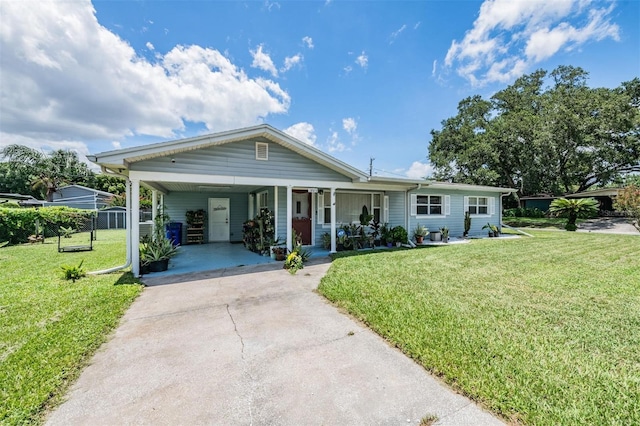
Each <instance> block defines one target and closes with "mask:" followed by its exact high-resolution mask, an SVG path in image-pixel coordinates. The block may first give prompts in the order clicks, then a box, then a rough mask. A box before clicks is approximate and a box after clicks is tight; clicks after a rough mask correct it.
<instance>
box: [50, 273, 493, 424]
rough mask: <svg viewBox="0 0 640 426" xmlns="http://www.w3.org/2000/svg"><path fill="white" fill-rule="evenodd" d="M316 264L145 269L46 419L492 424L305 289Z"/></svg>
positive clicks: (312, 282) (313, 279)
mask: <svg viewBox="0 0 640 426" xmlns="http://www.w3.org/2000/svg"><path fill="white" fill-rule="evenodd" d="M328 267H329V264H328V263H320V264H316V265H312V266H308V267H306V268H305V269H304V270H302V271H300V272H299V273H298V274H297V275H295V276H291V275H289V274H288V273H287V272H286V271H284V270H282V269H274V268H273V266H269V265H258V266H255V267H242V268H236V269H227V270H225V271H218V272H215V271H214V272H209V273H204V274H200V275H199V276H193V275H191V276H183V277H167V278H165V281H163V280H161V279H158V280H156V281H155V282H153V281H152V280H148V284H153V285H151V286H150V287H148V288H146V289H145V291H144V292H143V294H142V295H141V296H140V297H139V298H138V300H136V302H135V303H134V304H133V305H132V306H131V308H130V309H129V311H128V312H127V313H126V315H125V316H124V318H123V321H122V324H121V325H120V327H119V328H118V329H117V330H116V332H115V334H114V336H113V337H112V338H111V339H110V341H109V342H108V343H106V344H105V345H104V346H103V347H102V348H101V350H100V351H99V352H98V353H97V354H96V355H95V357H94V358H93V360H92V362H91V365H89V366H88V367H87V368H86V369H85V371H84V372H83V373H82V375H81V377H80V378H79V380H78V381H77V383H76V384H75V385H74V386H73V387H72V389H71V390H70V392H69V394H68V400H67V401H66V402H65V403H64V404H63V405H61V406H60V407H59V408H58V409H57V410H56V411H54V412H53V413H52V414H51V416H50V417H49V419H48V424H50V425H76V424H85V425H114V424H119V425H121V424H153V425H158V424H172V425H173V424H190V425H191V424H216V425H226V424H229V425H251V424H255V425H265V424H269V425H319V424H323V425H374V424H392V425H400V424H402V425H406V424H414V425H417V424H419V423H420V420H421V419H422V418H423V417H424V416H426V415H437V416H438V418H439V421H438V423H437V424H440V425H500V424H502V422H501V421H499V420H498V419H496V418H494V417H493V416H491V415H490V414H488V413H486V412H485V411H483V410H481V409H480V408H478V407H477V406H476V405H475V404H474V403H472V402H471V401H469V400H468V399H467V398H465V397H463V396H460V395H458V394H456V393H455V392H452V391H451V390H450V389H449V388H448V387H446V386H445V385H443V384H442V383H441V382H439V381H438V380H437V379H435V378H433V377H432V376H430V375H429V374H428V373H427V372H426V371H425V370H424V369H423V368H421V367H419V366H418V365H417V364H415V363H414V362H413V361H411V360H410V359H408V358H407V357H406V356H404V355H403V354H402V353H400V352H399V351H398V350H396V349H395V348H391V347H390V346H389V345H388V344H387V343H386V342H385V341H384V340H383V339H381V338H380V337H379V336H377V335H376V334H375V333H373V332H371V331H370V330H368V329H367V328H366V327H364V326H362V325H360V324H359V323H357V322H356V321H354V320H352V319H351V318H350V317H348V316H347V315H345V314H343V313H341V312H339V311H338V309H337V308H335V307H334V306H332V305H331V304H329V303H327V302H326V301H325V299H324V298H322V297H321V296H319V295H318V294H317V293H315V292H314V291H313V290H314V289H315V288H316V287H317V285H318V283H319V281H320V278H321V277H322V276H323V275H324V274H325V272H326V270H327V269H328Z"/></svg>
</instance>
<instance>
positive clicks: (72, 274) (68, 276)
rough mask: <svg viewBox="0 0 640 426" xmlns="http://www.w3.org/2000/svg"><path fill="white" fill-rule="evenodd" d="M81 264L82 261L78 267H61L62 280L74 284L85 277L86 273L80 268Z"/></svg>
mask: <svg viewBox="0 0 640 426" xmlns="http://www.w3.org/2000/svg"><path fill="white" fill-rule="evenodd" d="M83 263H84V260H81V261H80V264H78V266H71V265H62V266H61V267H60V269H62V272H63V273H64V279H65V280H67V281H69V280H71V281H73V282H74V283H75V282H76V280H79V279H80V278H82V277H84V276H86V275H87V273H86V272H85V270H84V269H83V268H82V264H83Z"/></svg>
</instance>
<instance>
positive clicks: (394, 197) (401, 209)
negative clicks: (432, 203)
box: [385, 191, 407, 228]
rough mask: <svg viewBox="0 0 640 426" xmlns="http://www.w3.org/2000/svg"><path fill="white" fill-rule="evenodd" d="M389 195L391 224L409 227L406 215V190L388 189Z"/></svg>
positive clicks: (391, 225)
mask: <svg viewBox="0 0 640 426" xmlns="http://www.w3.org/2000/svg"><path fill="white" fill-rule="evenodd" d="M385 195H387V196H388V197H389V226H390V227H392V228H393V227H394V226H398V225H400V226H404V227H405V228H406V227H407V215H406V206H405V204H406V201H405V200H406V192H404V191H395V192H391V191H387V192H386V193H385Z"/></svg>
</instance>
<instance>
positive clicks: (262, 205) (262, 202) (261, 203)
mask: <svg viewBox="0 0 640 426" xmlns="http://www.w3.org/2000/svg"><path fill="white" fill-rule="evenodd" d="M256 197H257V199H258V206H257V207H258V212H260V211H261V210H262V209H266V208H267V207H268V203H269V192H268V191H262V192H258V194H257V195H256Z"/></svg>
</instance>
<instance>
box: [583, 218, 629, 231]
mask: <svg viewBox="0 0 640 426" xmlns="http://www.w3.org/2000/svg"><path fill="white" fill-rule="evenodd" d="M578 231H579V232H600V233H603V234H626V235H640V232H638V230H637V229H636V228H635V227H634V226H633V225H632V224H631V219H627V218H624V217H600V218H597V219H588V220H585V221H584V222H582V223H581V224H580V225H578Z"/></svg>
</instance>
